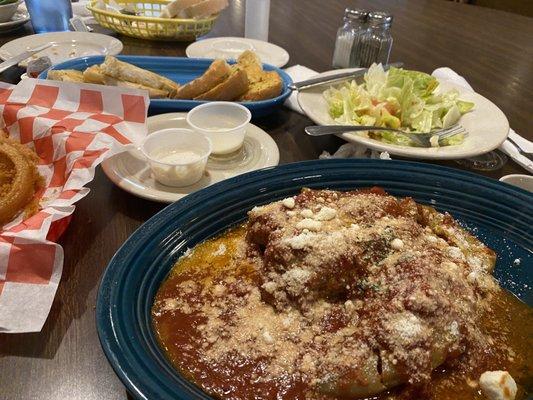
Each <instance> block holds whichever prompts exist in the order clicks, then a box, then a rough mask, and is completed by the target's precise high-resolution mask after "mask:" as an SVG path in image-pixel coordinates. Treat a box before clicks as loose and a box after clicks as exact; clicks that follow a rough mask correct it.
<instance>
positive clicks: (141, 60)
mask: <svg viewBox="0 0 533 400" xmlns="http://www.w3.org/2000/svg"><path fill="white" fill-rule="evenodd" d="M117 58H118V59H119V60H122V61H125V62H128V63H130V64H133V65H136V66H138V67H140V68H143V69H146V70H148V71H152V72H155V73H156V74H160V75H163V76H165V77H167V78H169V79H172V80H173V81H175V82H178V83H179V84H184V83H187V82H190V81H192V80H193V79H195V78H197V77H199V76H200V75H202V74H203V73H204V72H205V71H206V70H207V68H209V65H211V63H212V62H213V60H209V59H205V58H186V57H151V56H117ZM103 62H104V56H89V57H81V58H75V59H73V60H69V61H65V62H62V63H59V64H56V65H54V66H52V67H51V69H77V70H79V71H83V70H85V69H86V68H88V67H90V66H91V65H94V64H101V63H103ZM263 68H264V70H265V71H276V72H277V73H278V74H279V75H280V76H281V79H282V80H283V91H282V92H281V94H280V95H279V96H278V97H274V98H273V99H268V100H261V101H243V102H239V104H242V105H243V106H245V107H246V108H248V109H249V110H250V112H251V113H252V116H253V117H254V118H255V117H262V116H264V115H267V114H270V113H271V112H273V111H274V110H275V109H276V108H277V107H278V106H280V105H281V104H283V102H284V101H285V100H286V99H287V97H289V96H290V94H291V91H290V90H289V87H288V86H289V85H290V84H291V83H292V79H291V77H290V76H289V75H287V73H286V72H285V71H283V70H282V69H280V68H277V67H274V66H273V65H269V64H263ZM47 75H48V71H44V72H42V73H41V74H40V75H39V78H40V79H46V77H47ZM202 103H206V101H198V100H173V99H151V100H150V108H149V110H148V113H149V114H150V115H155V114H162V113H168V112H175V111H187V110H190V109H192V108H194V107H196V106H197V105H199V104H202Z"/></svg>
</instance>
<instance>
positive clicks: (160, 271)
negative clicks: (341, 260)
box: [96, 159, 533, 400]
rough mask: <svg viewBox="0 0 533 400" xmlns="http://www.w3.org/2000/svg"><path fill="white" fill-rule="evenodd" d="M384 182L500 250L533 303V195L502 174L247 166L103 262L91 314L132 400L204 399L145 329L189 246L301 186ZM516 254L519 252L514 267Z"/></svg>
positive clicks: (513, 286) (337, 163)
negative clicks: (105, 264) (494, 177)
mask: <svg viewBox="0 0 533 400" xmlns="http://www.w3.org/2000/svg"><path fill="white" fill-rule="evenodd" d="M374 185H377V186H381V187H383V188H385V189H386V190H387V191H388V192H389V193H391V194H393V195H396V196H411V197H413V198H414V199H415V200H416V201H418V202H420V203H423V204H429V205H432V206H434V207H436V208H437V209H438V210H439V211H448V212H450V213H451V214H452V215H453V217H455V218H456V219H457V220H458V221H459V222H460V223H461V224H462V225H463V226H464V227H465V228H466V229H468V230H469V231H471V232H473V234H474V235H476V236H477V237H478V238H479V239H480V240H482V241H483V242H484V243H486V244H487V245H488V246H490V247H491V248H492V249H494V250H495V251H496V253H497V254H498V260H497V264H496V269H495V276H496V278H497V279H498V280H499V282H500V283H501V285H502V286H503V287H505V288H507V289H509V290H511V291H512V292H513V293H514V294H515V295H516V296H518V297H519V298H520V299H522V300H523V301H525V302H526V303H527V304H529V305H532V304H533V293H532V291H531V290H530V288H531V286H532V285H533V269H532V268H531V266H532V263H533V231H532V230H531V226H532V225H533V195H532V194H530V193H528V192H526V191H523V190H521V189H517V188H514V187H512V186H510V185H506V184H503V183H501V182H498V181H495V180H492V179H488V178H484V177H481V176H477V175H474V174H471V173H466V172H461V171H458V170H455V169H451V168H445V167H440V166H435V165H429V164H422V163H415V162H405V161H384V160H363V159H359V160H354V159H351V160H317V161H309V162H301V163H294V164H286V165H282V166H278V167H272V168H267V169H263V170H259V171H254V172H250V173H248V174H244V175H240V176H238V177H235V178H231V179H228V180H226V181H223V182H220V183H217V184H214V185H212V186H210V187H208V188H206V189H203V190H200V191H198V192H196V193H193V194H191V195H189V196H187V197H185V198H183V199H182V200H180V201H178V202H176V203H174V204H172V205H170V206H168V207H167V208H165V209H163V210H162V211H161V212H159V213H158V214H156V215H155V216H154V217H152V218H151V219H149V220H148V221H147V222H146V223H144V224H143V225H142V226H141V227H140V228H139V229H138V230H137V231H135V233H133V235H131V236H130V238H129V239H128V240H127V241H126V242H125V243H124V244H123V245H122V247H121V248H120V249H119V250H118V252H117V253H116V254H115V256H114V257H113V259H112V260H111V262H110V263H109V265H108V267H107V269H106V271H105V273H104V275H103V278H102V281H101V284H100V288H99V291H98V299H97V305H96V320H97V328H98V334H99V338H100V342H101V345H102V347H103V349H104V352H105V354H106V356H107V358H108V360H109V362H110V363H111V365H112V367H113V369H114V370H115V372H116V373H117V375H118V376H119V378H120V379H121V380H122V382H123V383H124V385H125V386H126V387H127V389H128V390H129V392H130V393H131V394H132V395H133V397H134V398H137V399H159V400H178V399H187V400H189V399H190V400H192V399H210V397H209V396H207V395H206V394H204V393H203V392H202V391H201V390H200V389H198V388H197V387H196V386H195V385H193V384H192V383H191V382H189V381H188V380H187V379H185V378H184V377H183V376H181V374H179V373H178V372H177V371H176V370H175V369H174V368H173V367H172V366H171V364H170V363H169V362H168V361H167V360H166V358H165V356H164V354H163V352H162V351H161V349H160V348H159V346H158V344H157V340H156V337H155V335H154V333H153V331H152V321H151V316H150V309H151V306H152V302H153V298H154V295H155V293H156V291H157V289H158V288H159V286H160V284H161V282H162V281H163V279H165V277H166V275H167V273H168V272H169V270H170V269H171V267H172V265H173V264H174V263H175V261H176V260H177V259H178V257H180V256H181V255H182V254H183V253H184V252H185V251H186V249H188V248H192V247H193V246H195V245H196V244H198V243H200V242H203V241H204V240H206V239H208V238H210V237H213V236H215V235H217V234H219V233H221V232H223V231H224V230H226V229H227V228H229V227H231V226H233V225H235V224H237V223H239V222H241V221H243V220H244V219H245V218H246V213H247V211H248V210H250V209H251V208H252V207H254V206H256V205H261V204H265V203H269V202H272V201H275V200H279V199H283V198H285V197H287V196H291V195H294V194H296V193H297V192H298V191H299V190H300V189H301V188H302V187H310V188H329V189H336V190H350V189H357V188H363V187H370V186H374ZM516 260H520V261H519V263H520V266H519V267H518V266H517V262H516Z"/></svg>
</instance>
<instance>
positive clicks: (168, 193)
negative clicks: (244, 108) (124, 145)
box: [102, 113, 279, 203]
mask: <svg viewBox="0 0 533 400" xmlns="http://www.w3.org/2000/svg"><path fill="white" fill-rule="evenodd" d="M186 116H187V113H168V114H160V115H155V116H153V117H149V118H148V120H147V125H148V133H149V134H150V133H152V132H155V131H158V130H161V129H167V128H189V129H190V127H189V125H187V121H186V120H185V118H186ZM278 163H279V149H278V146H277V145H276V142H274V140H273V139H272V138H271V137H270V135H269V134H268V133H266V132H265V131H264V130H262V129H261V128H259V127H257V126H255V125H253V124H250V123H249V124H248V125H247V126H246V136H245V137H244V145H243V148H242V149H241V151H240V152H238V154H236V155H234V156H227V157H217V158H215V157H210V158H209V160H208V162H207V168H206V171H205V173H204V176H203V177H202V179H200V181H198V182H197V183H195V184H193V185H190V186H186V187H181V188H179V187H171V186H166V185H162V184H161V183H159V182H157V181H156V180H155V179H154V177H153V176H152V173H151V171H150V167H149V166H148V164H147V163H146V161H145V159H144V157H143V156H142V154H141V152H140V151H139V150H130V151H127V152H124V153H120V154H117V155H115V156H113V157H111V158H109V159H107V160H106V161H104V162H103V163H102V168H103V170H104V173H105V174H106V175H107V177H108V178H109V179H111V181H112V182H113V183H114V184H116V185H117V186H119V187H120V188H122V189H124V190H125V191H127V192H129V193H131V194H133V195H135V196H138V197H142V198H144V199H148V200H153V201H158V202H161V203H172V202H174V201H177V200H179V199H181V198H182V197H184V196H186V195H188V194H190V193H193V192H196V191H197V190H200V189H203V188H205V187H207V186H209V185H212V184H213V183H216V182H220V181H222V180H224V179H227V178H231V177H233V176H236V175H240V174H243V173H245V172H249V171H253V170H256V169H260V168H264V167H272V166H275V165H278Z"/></svg>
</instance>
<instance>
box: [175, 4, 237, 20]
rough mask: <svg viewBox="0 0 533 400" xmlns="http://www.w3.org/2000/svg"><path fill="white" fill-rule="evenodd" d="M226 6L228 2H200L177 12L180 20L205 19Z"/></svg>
mask: <svg viewBox="0 0 533 400" xmlns="http://www.w3.org/2000/svg"><path fill="white" fill-rule="evenodd" d="M227 6H228V0H202V1H200V2H198V3H196V4H194V5H192V6H190V7H187V8H185V9H183V11H181V12H179V16H180V17H182V18H205V17H209V16H210V15H213V14H217V13H219V12H220V11H222V10H223V9H225V8H226V7H227Z"/></svg>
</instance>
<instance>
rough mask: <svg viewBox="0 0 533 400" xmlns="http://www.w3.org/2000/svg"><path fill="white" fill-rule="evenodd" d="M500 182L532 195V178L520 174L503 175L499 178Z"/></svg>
mask: <svg viewBox="0 0 533 400" xmlns="http://www.w3.org/2000/svg"><path fill="white" fill-rule="evenodd" d="M500 182H505V183H508V184H509V185H513V186H517V187H519V188H521V189H524V190H527V191H528V192H531V193H533V176H532V175H522V174H511V175H505V176H502V177H501V178H500Z"/></svg>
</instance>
